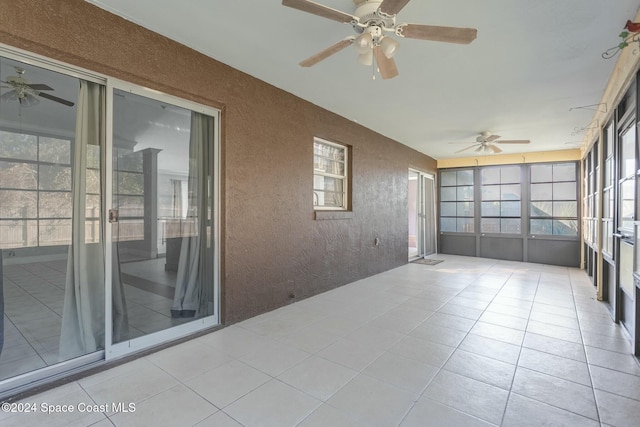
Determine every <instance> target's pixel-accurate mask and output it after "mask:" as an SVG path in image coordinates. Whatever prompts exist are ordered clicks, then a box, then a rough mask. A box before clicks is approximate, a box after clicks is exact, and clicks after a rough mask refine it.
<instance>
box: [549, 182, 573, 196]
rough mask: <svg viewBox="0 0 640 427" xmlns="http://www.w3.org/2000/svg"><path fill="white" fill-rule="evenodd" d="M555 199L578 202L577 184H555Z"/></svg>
mask: <svg viewBox="0 0 640 427" xmlns="http://www.w3.org/2000/svg"><path fill="white" fill-rule="evenodd" d="M553 199H554V200H576V183H575V182H557V183H556V182H554V183H553Z"/></svg>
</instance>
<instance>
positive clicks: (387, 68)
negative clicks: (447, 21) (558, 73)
mask: <svg viewBox="0 0 640 427" xmlns="http://www.w3.org/2000/svg"><path fill="white" fill-rule="evenodd" d="M353 1H354V3H355V6H356V9H355V12H354V13H353V14H349V13H345V12H342V11H339V10H336V9H333V8H330V7H328V6H324V5H321V4H319V3H315V2H313V1H310V0H282V4H283V5H284V6H287V7H291V8H293V9H298V10H301V11H303V12H307V13H311V14H313V15H317V16H321V17H323V18H327V19H331V20H334V21H338V22H342V23H345V24H350V25H351V26H352V27H353V29H354V31H355V32H356V33H357V34H359V35H358V36H351V37H347V38H346V39H344V40H342V41H341V42H338V43H336V44H334V45H333V46H330V47H329V48H327V49H324V50H323V51H321V52H318V53H317V54H315V55H313V56H311V57H309V58H307V59H305V60H304V61H302V62H300V65H301V66H302V67H311V66H313V65H315V64H317V63H318V62H320V61H322V60H324V59H326V58H328V57H329V56H331V55H334V54H336V53H338V52H339V51H341V50H342V49H344V48H346V47H347V46H348V45H350V44H352V43H354V44H355V49H356V52H357V53H358V62H359V63H360V64H363V65H372V64H373V60H374V59H375V61H376V63H377V65H378V70H379V72H380V76H381V77H382V78H383V79H390V78H393V77H395V76H397V75H398V68H397V67H396V64H395V61H394V60H393V57H394V55H395V54H396V52H397V50H398V48H399V46H400V44H399V43H398V41H397V40H395V39H393V38H392V37H390V36H389V35H395V36H398V37H403V38H412V39H419V40H431V41H438V42H445V43H457V44H469V43H471V42H472V41H473V40H474V39H475V38H476V35H477V30H476V29H474V28H457V27H439V26H434V25H422V24H397V23H396V15H397V13H398V12H400V10H402V8H404V7H405V6H406V5H407V3H409V0H353ZM386 34H389V35H386Z"/></svg>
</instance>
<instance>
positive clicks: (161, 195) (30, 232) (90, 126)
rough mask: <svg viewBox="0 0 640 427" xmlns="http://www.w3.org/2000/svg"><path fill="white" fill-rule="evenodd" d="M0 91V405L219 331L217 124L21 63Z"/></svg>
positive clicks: (131, 92) (114, 86) (14, 57)
mask: <svg viewBox="0 0 640 427" xmlns="http://www.w3.org/2000/svg"><path fill="white" fill-rule="evenodd" d="M25 59H27V61H25ZM21 76H28V78H29V79H30V81H32V82H36V83H34V84H37V85H38V86H37V87H39V88H42V89H40V90H39V91H32V90H29V89H28V88H29V87H31V86H19V84H18V83H20V81H21V80H20V78H23V77H21ZM0 80H3V81H8V80H10V81H12V82H14V83H15V82H18V83H16V85H18V86H16V87H15V89H10V88H3V91H2V115H1V117H0V398H2V397H4V396H9V395H13V394H15V393H18V392H20V391H22V390H24V389H27V388H30V387H34V386H36V385H38V384H40V383H45V382H47V381H49V380H50V379H51V378H52V377H53V376H57V377H61V376H64V375H65V374H67V373H68V372H71V371H72V370H76V369H81V368H83V367H87V366H89V365H93V364H100V363H103V362H104V361H105V360H113V359H115V358H118V357H121V356H123V355H126V354H131V353H133V352H136V351H139V350H142V349H145V348H149V347H151V346H155V345H159V344H162V343H165V342H168V341H171V340H175V339H177V338H180V337H184V336H187V335H190V334H192V333H194V332H196V331H199V330H202V329H205V328H209V327H212V326H216V325H218V324H219V319H220V315H219V302H218V295H219V253H220V249H219V248H220V243H219V242H220V238H219V236H220V221H219V218H220V214H219V209H220V208H219V205H220V202H219V185H220V184H219V182H220V161H219V159H220V155H219V132H220V131H219V129H220V122H219V120H220V112H219V111H218V110H216V109H212V108H209V107H206V106H203V105H200V104H195V103H193V102H189V101H185V100H182V99H180V98H176V97H172V96H168V95H165V94H161V93H159V92H156V91H151V90H148V89H145V88H142V87H139V86H134V85H129V84H127V83H124V82H119V81H116V80H115V79H111V78H109V77H106V76H101V75H94V74H89V73H88V72H85V71H79V70H75V69H73V68H71V67H70V66H66V65H64V64H58V63H56V62H53V61H50V60H47V59H46V58H42V57H37V56H33V55H31V54H29V53H26V52H13V51H8V50H4V49H0ZM50 90H55V94H56V96H48V97H47V96H45V95H47V93H48V92H41V91H50Z"/></svg>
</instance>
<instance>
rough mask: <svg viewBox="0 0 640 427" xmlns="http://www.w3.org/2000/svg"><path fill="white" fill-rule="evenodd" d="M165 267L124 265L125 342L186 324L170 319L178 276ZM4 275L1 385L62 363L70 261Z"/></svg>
mask: <svg viewBox="0 0 640 427" xmlns="http://www.w3.org/2000/svg"><path fill="white" fill-rule="evenodd" d="M164 263H165V260H164V258H157V259H151V260H142V261H135V262H127V263H123V264H122V267H121V269H122V276H123V283H124V293H125V297H126V300H127V314H128V334H127V335H126V336H123V337H122V338H123V340H124V339H132V338H135V337H138V336H142V335H145V334H149V333H152V332H157V331H159V330H162V329H166V328H170V327H172V326H175V325H177V324H180V323H184V322H185V321H187V320H186V319H174V318H172V317H171V304H172V303H173V297H172V295H173V289H174V288H175V281H176V274H175V273H174V272H167V271H165V269H164ZM3 270H4V271H3V273H4V274H3V277H2V288H3V292H4V298H5V310H4V316H5V317H4V346H3V349H2V352H0V380H3V379H5V378H9V377H13V376H16V375H20V374H23V373H26V372H30V371H33V370H36V369H39V368H43V367H46V366H49V365H53V364H56V363H58V362H60V358H59V345H60V329H61V327H62V314H63V307H64V293H65V284H66V274H67V260H66V257H64V258H63V259H59V260H55V261H46V262H37V263H21V264H12V265H5V266H4V269H3Z"/></svg>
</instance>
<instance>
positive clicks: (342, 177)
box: [311, 136, 351, 211]
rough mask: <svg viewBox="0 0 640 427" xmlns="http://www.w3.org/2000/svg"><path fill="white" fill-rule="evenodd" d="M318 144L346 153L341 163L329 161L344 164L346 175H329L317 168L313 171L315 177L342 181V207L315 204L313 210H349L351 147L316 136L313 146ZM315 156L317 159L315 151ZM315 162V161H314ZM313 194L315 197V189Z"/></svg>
mask: <svg viewBox="0 0 640 427" xmlns="http://www.w3.org/2000/svg"><path fill="white" fill-rule="evenodd" d="M316 142H318V143H319V144H325V145H330V146H333V147H336V148H340V149H342V150H343V151H344V160H342V161H340V160H333V159H329V160H331V161H336V162H341V163H343V164H344V175H336V174H332V173H328V172H324V171H317V170H316V169H315V168H314V169H313V175H319V176H326V177H329V178H335V179H340V180H342V186H343V187H342V193H343V196H342V206H324V205H316V204H315V202H314V204H313V210H316V211H346V210H348V209H349V203H350V200H349V177H350V176H351V175H350V174H351V170H350V169H349V146H347V145H345V144H340V143H338V142H333V141H328V140H326V139H323V138H320V137H317V136H314V137H313V144H314V146H315V143H316ZM313 156H314V158H315V149H314V152H313ZM314 161H315V160H314ZM311 190H312V192H313V196H314V197H315V195H316V194H315V192H316V190H315V188H313V187H312V189H311Z"/></svg>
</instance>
